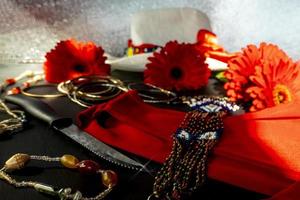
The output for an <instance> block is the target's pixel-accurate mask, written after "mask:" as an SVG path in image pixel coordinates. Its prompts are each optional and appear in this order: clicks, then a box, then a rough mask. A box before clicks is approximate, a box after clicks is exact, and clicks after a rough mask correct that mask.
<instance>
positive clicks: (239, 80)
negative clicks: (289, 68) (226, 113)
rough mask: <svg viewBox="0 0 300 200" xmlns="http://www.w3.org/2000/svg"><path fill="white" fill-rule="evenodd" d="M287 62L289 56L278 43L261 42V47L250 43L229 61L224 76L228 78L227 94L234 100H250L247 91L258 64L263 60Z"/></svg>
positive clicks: (226, 84) (276, 63)
mask: <svg viewBox="0 0 300 200" xmlns="http://www.w3.org/2000/svg"><path fill="white" fill-rule="evenodd" d="M280 60H282V61H284V62H286V61H287V60H289V57H288V56H287V55H286V54H285V53H284V52H283V51H282V50H281V49H279V48H278V47H277V46H276V45H273V44H266V43H261V44H260V46H259V47H257V46H255V45H248V46H247V47H246V48H244V49H243V50H242V52H241V53H239V54H237V56H236V57H234V58H232V59H230V60H229V62H228V70H226V71H225V73H224V76H225V78H226V79H227V80H228V82H227V83H225V85H224V88H225V90H226V91H227V96H228V97H229V98H230V100H232V101H238V100H241V99H242V100H243V101H248V100H249V99H250V97H249V95H248V94H247V93H246V92H245V91H246V89H247V88H248V87H249V85H250V83H249V81H250V79H249V76H250V75H253V74H254V72H255V67H256V66H261V65H262V63H263V62H265V61H269V62H271V63H274V65H278V63H279V61H280Z"/></svg>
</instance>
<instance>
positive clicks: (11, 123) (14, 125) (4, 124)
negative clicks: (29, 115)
mask: <svg viewBox="0 0 300 200" xmlns="http://www.w3.org/2000/svg"><path fill="white" fill-rule="evenodd" d="M0 111H1V112H5V113H6V114H8V115H10V116H11V118H8V119H4V120H2V121H0V135H3V134H4V133H7V132H8V133H13V132H16V131H20V130H21V129H23V126H24V123H25V121H26V119H25V114H24V112H23V111H21V110H10V109H9V108H8V107H7V106H6V105H5V103H4V102H3V101H1V100H0Z"/></svg>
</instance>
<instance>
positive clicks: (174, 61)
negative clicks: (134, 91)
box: [144, 41, 210, 91]
mask: <svg viewBox="0 0 300 200" xmlns="http://www.w3.org/2000/svg"><path fill="white" fill-rule="evenodd" d="M148 60H149V61H150V63H148V64H147V65H146V68H147V69H146V70H145V71H144V76H145V83H150V84H153V85H155V86H158V87H161V88H164V89H168V90H177V91H181V90H197V89H199V88H201V87H203V86H205V85H206V84H207V82H208V78H209V76H210V70H209V69H208V65H207V64H205V63H204V61H205V57H204V56H203V55H199V53H198V52H197V50H196V49H195V47H194V45H192V44H178V42H177V41H172V42H168V43H167V44H166V45H165V47H164V48H162V49H161V51H160V52H159V53H157V52H155V53H154V54H153V57H150V58H148Z"/></svg>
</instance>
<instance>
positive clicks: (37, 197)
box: [0, 65, 265, 200]
mask: <svg viewBox="0 0 300 200" xmlns="http://www.w3.org/2000/svg"><path fill="white" fill-rule="evenodd" d="M25 69H40V66H39V65H30V66H29V65H18V66H13V65H11V66H10V65H0V79H1V80H4V79H5V78H7V77H8V76H10V75H11V76H13V75H16V74H18V73H19V72H21V71H24V70H25ZM113 75H114V76H116V77H119V78H121V79H122V80H125V81H132V80H134V81H138V80H142V74H139V73H129V72H120V71H115V72H114V73H113ZM45 102H46V103H48V104H49V105H50V106H51V107H53V108H54V109H55V110H56V111H58V112H59V113H61V114H65V115H69V116H71V117H74V116H75V115H76V113H78V112H79V111H80V110H82V108H80V107H78V106H77V105H75V104H72V103H71V102H69V101H68V99H66V98H61V99H54V100H49V99H48V100H45ZM10 106H14V105H10ZM15 153H27V154H30V155H48V156H53V157H57V156H62V155H64V154H72V155H74V156H76V157H77V158H78V159H80V160H84V159H91V160H94V161H97V162H98V163H99V164H101V167H102V168H104V169H112V170H114V171H116V172H117V174H118V176H119V182H118V185H117V186H116V187H115V188H114V190H113V191H112V192H111V193H110V194H109V195H108V196H107V198H106V199H118V200H120V199H121V200H127V199H128V200H129V199H137V200H139V199H141V200H145V199H147V196H148V195H149V194H151V191H152V184H153V181H154V176H155V173H152V174H150V173H145V172H137V171H134V170H129V169H124V168H120V167H117V166H115V165H113V164H110V163H107V162H106V161H104V160H101V159H100V158H98V157H97V156H95V155H94V154H93V153H91V152H89V151H88V150H86V149H85V148H83V147H82V146H80V145H79V144H77V143H75V142H73V141H72V140H70V139H68V138H66V137H65V136H64V135H63V134H61V133H59V132H58V131H54V130H52V129H51V128H50V127H49V126H48V125H47V124H46V123H44V122H42V121H40V120H38V119H35V118H33V117H31V116H30V115H28V123H27V125H26V127H25V129H24V130H23V131H21V132H18V133H15V134H13V135H10V136H6V137H1V138H0V165H1V166H2V165H3V164H4V162H5V161H6V160H7V159H8V158H9V157H10V156H12V155H13V154H15ZM12 176H13V177H14V178H15V179H16V180H18V181H22V180H32V181H39V182H42V183H46V184H49V185H52V186H55V187H57V188H66V187H70V188H72V189H73V190H79V191H81V192H82V193H83V195H85V196H94V195H96V194H97V193H99V192H101V191H102V190H104V189H105V188H104V186H102V183H101V177H100V176H97V175H82V174H80V173H78V172H76V171H75V170H68V169H66V168H63V167H61V166H60V165H59V163H45V162H38V161H34V162H30V163H29V165H28V166H27V167H26V168H24V169H22V170H19V171H16V172H14V173H12ZM0 195H1V196H0V199H1V200H14V199H16V200H23V199H24V200H25V199H26V200H28V199H30V200H42V199H53V197H52V196H47V195H43V194H41V193H38V192H36V191H35V190H33V189H31V188H22V189H16V188H14V187H13V186H11V185H9V184H7V183H6V182H3V181H1V180H0ZM263 197H265V196H264V195H261V194H257V193H254V192H251V191H247V190H244V189H241V188H238V187H235V186H231V185H229V184H226V183H222V182H219V181H215V180H211V179H209V180H208V181H207V183H206V184H205V185H204V186H203V187H202V188H201V189H200V190H199V191H198V192H197V193H196V194H194V195H193V197H191V199H253V200H254V199H261V198H263Z"/></svg>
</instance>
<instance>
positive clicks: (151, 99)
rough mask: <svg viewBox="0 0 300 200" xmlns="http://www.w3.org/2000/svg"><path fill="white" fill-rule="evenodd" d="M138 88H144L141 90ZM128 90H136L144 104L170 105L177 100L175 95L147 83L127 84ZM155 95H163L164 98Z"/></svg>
mask: <svg viewBox="0 0 300 200" xmlns="http://www.w3.org/2000/svg"><path fill="white" fill-rule="evenodd" d="M138 87H141V88H142V87H144V88H143V89H141V88H138ZM128 88H129V89H131V90H137V91H138V95H139V96H140V97H142V99H143V101H144V102H146V103H172V102H173V101H174V100H175V99H177V94H176V93H174V92H171V91H169V90H165V89H163V88H160V87H157V86H155V85H152V84H149V83H129V84H128ZM145 93H149V94H145ZM155 94H159V95H160V96H162V95H165V97H155V96H154V95H155ZM151 95H152V96H151Z"/></svg>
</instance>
